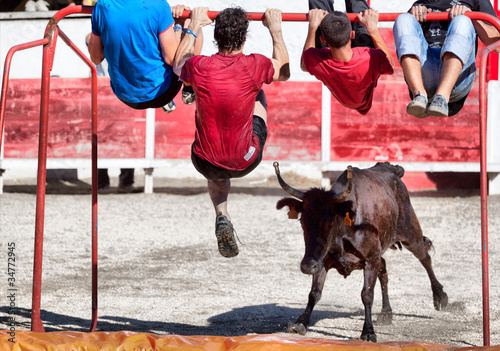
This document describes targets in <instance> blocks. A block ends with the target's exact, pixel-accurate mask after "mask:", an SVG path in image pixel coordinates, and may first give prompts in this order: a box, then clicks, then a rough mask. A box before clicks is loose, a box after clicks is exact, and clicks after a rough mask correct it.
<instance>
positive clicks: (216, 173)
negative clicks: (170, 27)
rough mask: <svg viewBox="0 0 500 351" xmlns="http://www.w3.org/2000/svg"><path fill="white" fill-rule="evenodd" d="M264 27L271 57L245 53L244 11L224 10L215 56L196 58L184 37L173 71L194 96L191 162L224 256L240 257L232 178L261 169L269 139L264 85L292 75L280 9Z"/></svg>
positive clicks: (217, 26) (271, 13)
mask: <svg viewBox="0 0 500 351" xmlns="http://www.w3.org/2000/svg"><path fill="white" fill-rule="evenodd" d="M263 24H264V26H266V27H267V28H268V29H269V32H270V34H271V38H272V41H273V58H272V59H269V58H267V57H265V56H263V55H260V54H251V55H244V54H243V52H242V51H243V45H244V44H245V41H246V34H247V30H248V19H247V16H246V13H245V12H244V11H243V10H242V9H241V8H239V7H235V8H228V9H225V10H224V11H221V12H220V13H219V14H218V15H217V17H216V18H215V29H214V38H215V41H216V43H217V46H218V50H219V51H218V53H217V54H215V55H212V56H192V47H193V46H192V44H191V43H190V42H191V41H193V38H190V37H191V36H186V37H185V38H184V39H183V41H182V42H181V44H180V46H179V51H178V52H177V55H176V64H175V65H174V72H175V73H176V74H178V75H179V76H180V79H181V80H182V81H183V82H184V84H185V85H191V86H192V87H193V89H194V91H195V94H196V115H195V117H196V132H195V141H194V143H193V146H192V154H191V160H192V162H193V165H194V166H195V168H196V169H197V170H198V172H200V173H201V174H203V176H204V177H205V178H207V180H208V193H209V195H210V198H211V200H212V203H213V205H214V208H215V213H216V216H217V217H216V222H215V226H216V228H215V235H216V237H217V241H218V247H219V252H220V254H221V255H222V256H224V257H234V256H236V255H237V254H238V246H237V244H236V240H235V237H234V229H233V226H232V224H231V218H230V216H229V213H228V211H227V197H228V194H229V191H230V187H231V182H230V179H231V178H239V177H243V176H245V175H247V174H248V173H250V172H251V171H252V170H253V169H255V168H256V167H257V166H258V165H259V163H260V161H261V160H262V150H263V148H264V144H265V142H266V138H267V127H266V121H267V104H266V99H265V94H264V91H263V90H262V85H263V84H264V83H266V84H270V83H271V82H273V81H284V80H287V79H288V78H289V76H290V71H289V64H288V61H289V60H288V52H287V50H286V46H285V42H284V40H283V36H282V33H281V11H279V10H275V9H269V10H267V11H266V12H265V18H264V21H263Z"/></svg>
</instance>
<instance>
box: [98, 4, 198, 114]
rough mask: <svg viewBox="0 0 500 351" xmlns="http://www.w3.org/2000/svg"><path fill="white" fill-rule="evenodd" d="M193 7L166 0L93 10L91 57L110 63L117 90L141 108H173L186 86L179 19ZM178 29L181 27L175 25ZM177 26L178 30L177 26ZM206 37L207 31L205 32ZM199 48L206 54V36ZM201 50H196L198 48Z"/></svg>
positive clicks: (126, 101) (113, 81) (99, 6)
mask: <svg viewBox="0 0 500 351" xmlns="http://www.w3.org/2000/svg"><path fill="white" fill-rule="evenodd" d="M184 10H189V7H186V6H184V5H177V6H174V7H172V9H171V8H170V6H169V4H168V3H167V2H166V1H165V0H147V1H146V0H141V1H138V0H100V1H98V2H97V3H96V5H95V8H94V10H93V12H92V35H91V38H90V41H89V53H90V58H91V60H92V62H93V63H94V64H96V65H97V64H99V63H101V62H102V60H103V59H104V58H106V60H107V61H108V71H109V76H110V81H111V88H112V90H113V92H114V93H115V95H116V96H117V97H118V98H119V99H120V100H121V101H123V102H124V103H125V104H127V105H128V106H130V107H132V108H135V109H146V108H159V107H163V106H165V105H167V104H168V103H169V102H171V101H172V99H173V98H174V97H175V96H176V95H177V93H178V92H179V90H180V89H181V87H182V82H180V81H179V77H177V76H176V75H175V74H174V73H173V71H172V66H173V63H174V58H175V53H176V52H177V47H178V45H179V42H180V37H181V36H180V33H179V32H176V31H174V29H177V28H178V29H179V30H180V31H182V27H181V26H177V25H175V21H174V17H176V18H178V17H180V15H181V14H182V12H183V11H184ZM174 25H175V26H174ZM174 27H175V28H174ZM200 33H201V32H200ZM196 41H197V42H196V44H195V47H196V48H197V51H199V52H201V46H202V38H201V36H200V38H197V40H196ZM195 50H196V49H195Z"/></svg>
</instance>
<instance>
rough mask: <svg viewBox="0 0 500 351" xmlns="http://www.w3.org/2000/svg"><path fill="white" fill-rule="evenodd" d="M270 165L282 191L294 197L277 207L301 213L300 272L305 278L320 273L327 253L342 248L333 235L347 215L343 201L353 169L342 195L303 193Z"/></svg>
mask: <svg viewBox="0 0 500 351" xmlns="http://www.w3.org/2000/svg"><path fill="white" fill-rule="evenodd" d="M273 165H274V168H275V170H276V176H277V177H278V181H279V183H280V185H281V187H282V188H283V190H285V191H286V192H287V193H289V194H290V195H292V196H293V197H295V198H283V199H281V200H280V201H278V203H277V205H276V207H277V208H278V209H281V208H283V207H284V206H288V207H289V209H290V212H291V213H295V212H297V213H300V223H301V225H302V229H303V231H304V241H305V249H306V252H305V255H304V258H303V259H302V262H301V264H300V268H301V270H302V272H303V273H305V274H318V273H319V272H320V271H321V270H322V269H323V260H324V259H325V257H326V256H327V254H328V252H329V251H330V250H331V249H332V248H335V247H337V246H338V247H339V249H341V247H342V239H341V237H340V236H338V235H335V232H336V231H339V230H342V229H343V226H345V225H344V220H343V216H344V215H345V214H346V212H350V207H351V203H350V201H349V202H343V201H344V200H345V199H346V198H347V197H348V196H349V194H350V193H351V191H352V180H351V179H352V168H351V166H349V167H348V168H347V186H346V188H345V190H344V191H342V192H339V193H335V192H333V191H325V190H324V189H318V188H313V189H310V190H309V191H307V192H302V191H299V190H297V189H294V188H292V187H291V186H289V185H288V184H286V183H285V181H284V180H283V178H282V177H281V175H280V171H279V164H278V162H274V164H273ZM300 200H301V201H300ZM331 234H333V235H331Z"/></svg>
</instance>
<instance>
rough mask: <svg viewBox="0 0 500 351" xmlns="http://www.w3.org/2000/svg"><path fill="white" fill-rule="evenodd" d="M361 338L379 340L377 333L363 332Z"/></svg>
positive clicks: (372, 340) (371, 340) (370, 340)
mask: <svg viewBox="0 0 500 351" xmlns="http://www.w3.org/2000/svg"><path fill="white" fill-rule="evenodd" d="M360 339H361V340H363V341H369V342H377V336H376V335H375V333H367V334H361V338H360Z"/></svg>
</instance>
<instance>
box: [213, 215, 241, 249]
mask: <svg viewBox="0 0 500 351" xmlns="http://www.w3.org/2000/svg"><path fill="white" fill-rule="evenodd" d="M215 236H216V237H217V244H218V246H219V253H220V254H221V255H222V256H224V257H227V258H230V257H234V256H236V255H238V253H239V251H238V245H237V244H236V240H235V237H234V228H233V225H232V224H231V222H230V221H229V220H228V219H227V217H226V216H224V215H218V216H217V218H216V220H215Z"/></svg>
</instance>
